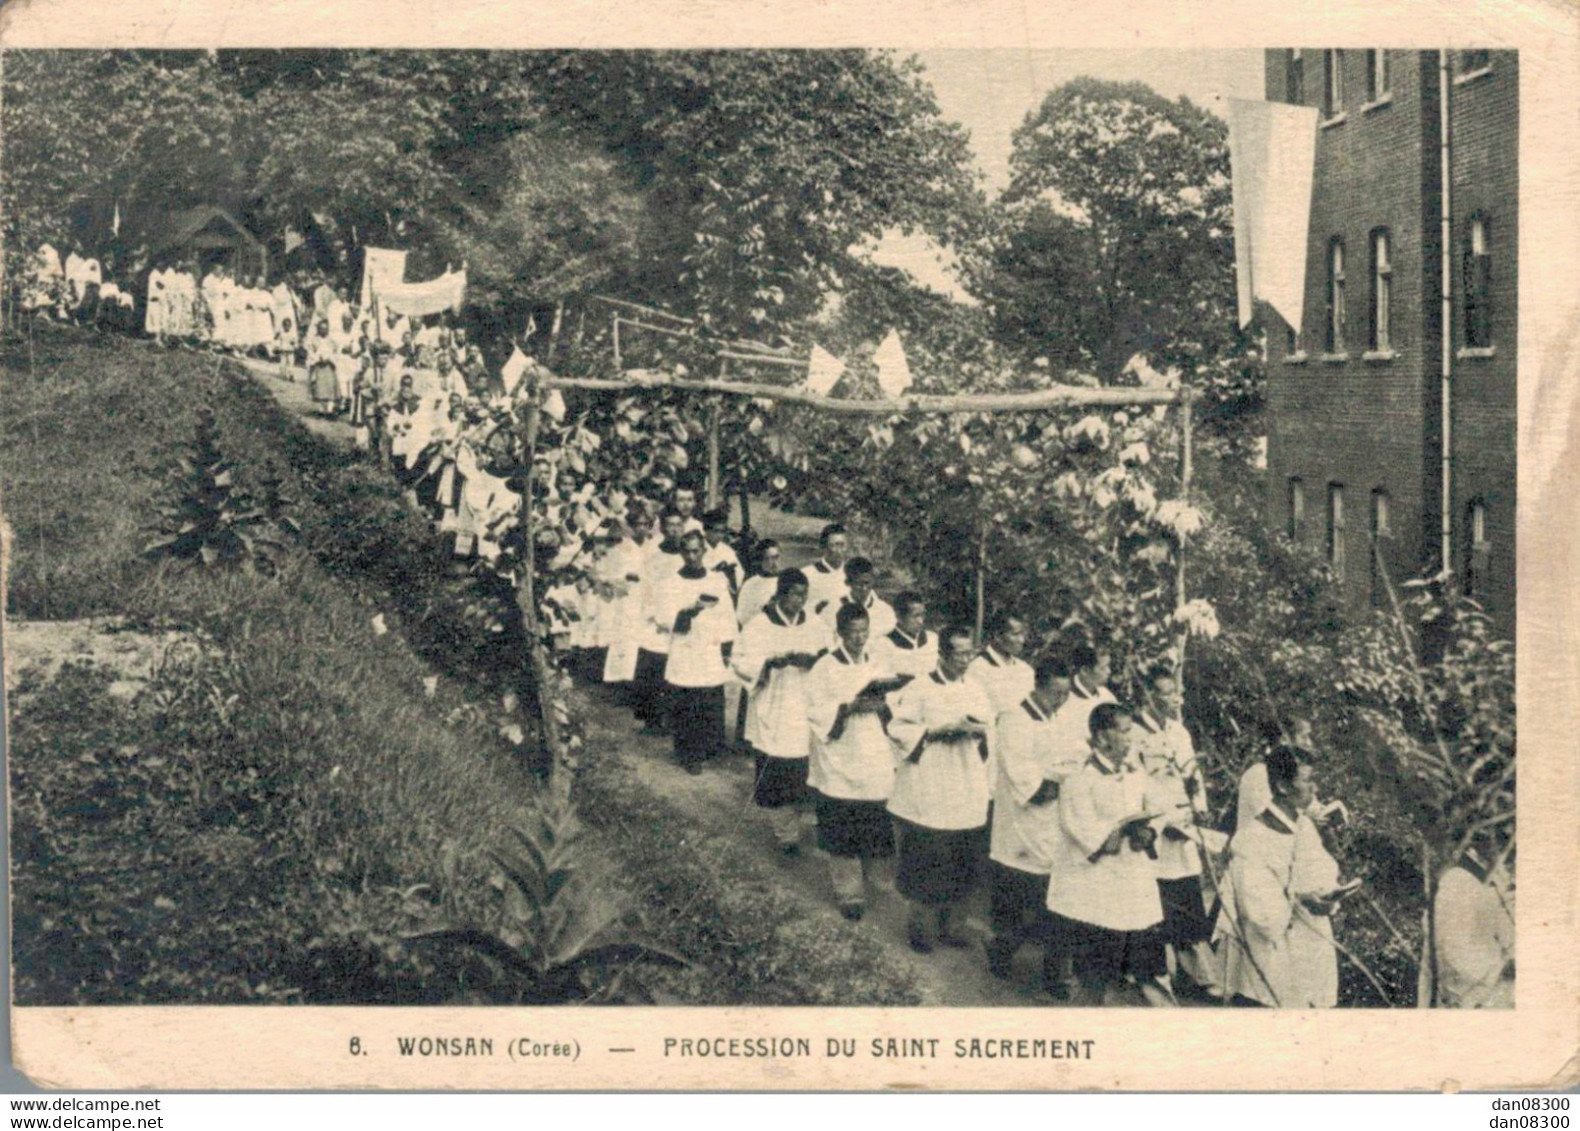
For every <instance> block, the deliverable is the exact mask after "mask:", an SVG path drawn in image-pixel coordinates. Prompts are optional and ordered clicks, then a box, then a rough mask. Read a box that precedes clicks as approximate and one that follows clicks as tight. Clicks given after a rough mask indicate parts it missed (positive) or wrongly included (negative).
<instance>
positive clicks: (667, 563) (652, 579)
mask: <svg viewBox="0 0 1580 1131" xmlns="http://www.w3.org/2000/svg"><path fill="white" fill-rule="evenodd" d="M658 522H659V528H660V534H661V537H659V538H658V540H657V541H655V542H654V543H653V545H652V548H651V549H650V550H649V551H648V554H647V563H646V565H645V566H644V568H643V569H642V596H641V609H642V638H641V640H640V641H639V642H638V648H637V655H636V674H635V675H634V677H633V683H632V689H631V690H632V709H633V710H634V711H635V713H636V717H637V718H638V719H640V720H641V721H642V724H643V725H642V732H643V733H646V734H667V733H669V731H670V730H671V728H672V725H673V724H672V721H671V719H670V702H669V690H668V687H667V685H666V684H665V683H664V665H665V663H666V662H667V661H668V658H669V637H670V634H669V632H668V631H666V630H664V628H663V627H662V626H661V625H660V624H659V622H658V619H657V615H658V614H657V611H656V602H657V600H658V588H659V585H660V583H661V582H662V581H663V580H665V579H666V578H668V576H669V575H670V574H671V573H672V572H673V571H675V570H678V569H679V568H680V566H681V564H682V563H681V558H680V550H681V542H680V533H681V530H680V527H681V519H680V514H679V513H678V512H677V511H675V510H674V509H673V508H670V509H667V510H665V511H663V512H662V513H661V514H660V515H659V516H658Z"/></svg>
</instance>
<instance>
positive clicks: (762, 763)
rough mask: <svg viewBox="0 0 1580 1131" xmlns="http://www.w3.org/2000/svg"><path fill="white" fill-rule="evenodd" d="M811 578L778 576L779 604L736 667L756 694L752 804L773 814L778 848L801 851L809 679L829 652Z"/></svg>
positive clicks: (757, 620)
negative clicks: (809, 599)
mask: <svg viewBox="0 0 1580 1131" xmlns="http://www.w3.org/2000/svg"><path fill="white" fill-rule="evenodd" d="M806 590H807V586H806V575H805V574H803V573H802V572H801V571H800V570H798V569H788V570H785V571H784V572H783V573H781V574H780V575H779V578H778V581H777V583H776V585H775V592H774V597H773V600H771V601H769V602H768V604H767V605H765V606H764V607H763V611H762V612H761V613H759V614H758V615H757V616H755V617H753V618H752V619H751V621H750V622H749V623H748V624H747V625H746V627H745V628H744V629H742V630H741V634H740V639H739V640H737V641H736V644H735V649H734V651H733V652H732V653H731V655H730V667H731V669H732V670H733V671H734V673H735V675H736V677H737V678H739V680H740V681H741V683H742V684H743V685H744V686H745V688H746V690H747V692H748V693H749V698H748V700H747V704H746V731H745V738H746V743H747V745H748V746H750V747H751V748H752V753H753V755H754V757H755V760H756V769H755V777H754V781H755V785H754V787H753V790H752V798H753V800H754V801H755V802H756V803H757V805H758V806H759V807H760V808H764V809H767V810H768V812H769V820H770V822H771V823H772V825H773V829H774V836H775V838H776V839H777V840H778V842H779V847H780V848H782V849H783V850H785V851H786V852H795V851H799V846H800V836H801V826H800V813H799V811H798V807H799V806H802V805H803V804H804V803H805V802H806V801H807V800H809V798H810V794H809V793H808V792H807V772H808V768H809V764H808V758H809V757H810V755H811V753H812V733H811V729H810V725H809V724H808V722H807V673H808V672H809V671H810V670H811V669H812V666H813V664H815V663H816V662H817V657H818V654H819V653H820V652H821V651H822V650H823V645H824V639H823V631H822V628H821V626H820V625H818V624H817V623H816V622H815V621H814V620H813V619H812V618H811V617H809V616H807V615H806Z"/></svg>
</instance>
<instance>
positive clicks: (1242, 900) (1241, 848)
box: [1213, 804, 1298, 1008]
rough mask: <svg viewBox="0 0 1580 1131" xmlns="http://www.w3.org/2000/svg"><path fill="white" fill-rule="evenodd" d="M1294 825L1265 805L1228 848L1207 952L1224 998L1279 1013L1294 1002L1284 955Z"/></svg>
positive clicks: (1286, 950) (1292, 910)
mask: <svg viewBox="0 0 1580 1131" xmlns="http://www.w3.org/2000/svg"><path fill="white" fill-rule="evenodd" d="M1297 823H1298V819H1297V818H1292V817H1290V816H1289V815H1288V814H1287V813H1285V812H1284V811H1283V810H1282V809H1281V808H1280V807H1279V806H1277V805H1276V804H1275V805H1270V806H1269V807H1268V808H1266V809H1264V810H1262V812H1261V813H1260V814H1258V815H1257V816H1256V817H1255V818H1253V819H1252V820H1250V821H1248V822H1247V823H1246V824H1245V825H1244V826H1243V827H1242V828H1241V829H1240V830H1239V831H1238V832H1236V833H1235V834H1234V839H1233V840H1232V841H1231V842H1230V843H1229V867H1228V869H1227V870H1226V871H1225V872H1224V874H1223V876H1222V880H1223V885H1222V888H1221V890H1220V891H1219V893H1218V894H1219V898H1220V899H1221V901H1222V905H1221V906H1220V908H1219V911H1218V921H1217V922H1216V923H1215V924H1214V925H1213V946H1214V947H1215V948H1216V949H1217V951H1218V955H1219V958H1220V959H1221V961H1222V962H1223V987H1224V993H1225V994H1226V995H1228V996H1231V997H1232V996H1234V995H1236V994H1238V995H1241V996H1243V997H1247V998H1250V999H1251V1000H1252V1001H1259V1002H1261V1003H1262V1004H1263V1005H1270V1006H1280V1007H1285V1008H1290V1007H1293V1006H1294V1005H1295V1004H1296V1002H1297V1000H1298V992H1297V989H1296V986H1295V983H1294V976H1293V971H1292V970H1291V967H1290V954H1289V929H1290V926H1291V925H1292V924H1293V923H1294V917H1295V908H1294V901H1293V899H1292V898H1291V896H1290V881H1291V878H1292V875H1293V871H1294V863H1295V827H1296V825H1297Z"/></svg>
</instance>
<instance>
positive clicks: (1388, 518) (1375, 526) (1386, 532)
mask: <svg viewBox="0 0 1580 1131" xmlns="http://www.w3.org/2000/svg"><path fill="white" fill-rule="evenodd" d="M1390 512H1391V506H1390V503H1389V499H1388V492H1387V491H1384V490H1383V489H1382V488H1381V487H1379V488H1377V490H1375V491H1373V492H1372V538H1371V551H1372V553H1371V558H1372V604H1373V605H1377V606H1379V607H1381V606H1382V605H1384V604H1386V603H1387V601H1388V583H1389V582H1388V573H1387V571H1388V563H1387V560H1386V558H1385V557H1384V554H1383V543H1384V542H1385V541H1386V540H1387V539H1389V538H1392V537H1393V525H1392V524H1393V515H1392V514H1391V513H1390Z"/></svg>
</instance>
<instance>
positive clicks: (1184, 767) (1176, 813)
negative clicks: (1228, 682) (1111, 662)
mask: <svg viewBox="0 0 1580 1131" xmlns="http://www.w3.org/2000/svg"><path fill="white" fill-rule="evenodd" d="M1146 684H1147V701H1146V704H1145V705H1144V706H1143V707H1142V709H1141V710H1139V711H1138V712H1136V716H1135V724H1136V729H1135V749H1136V754H1137V757H1138V759H1139V761H1140V764H1141V768H1142V769H1143V770H1145V771H1146V772H1147V773H1148V774H1150V775H1151V777H1152V780H1153V783H1154V785H1155V786H1156V788H1157V791H1158V795H1159V797H1160V798H1161V799H1162V801H1163V803H1164V805H1165V812H1164V815H1163V817H1162V818H1160V820H1159V822H1158V825H1159V833H1160V835H1159V837H1158V843H1157V854H1158V867H1157V877H1158V895H1159V897H1160V898H1161V899H1162V901H1163V928H1162V930H1163V938H1164V941H1165V942H1166V943H1167V944H1168V947H1169V950H1170V953H1171V955H1172V956H1173V960H1174V968H1175V969H1174V982H1173V984H1174V992H1175V994H1176V996H1180V997H1189V998H1191V999H1193V1000H1206V999H1215V998H1221V997H1222V995H1223V988H1222V987H1221V986H1219V985H1218V976H1217V965H1218V964H1217V961H1216V959H1215V958H1214V956H1213V953H1212V946H1211V942H1212V920H1211V919H1209V918H1208V917H1207V906H1206V902H1205V899H1204V897H1203V894H1202V885H1201V875H1202V853H1203V852H1204V851H1214V850H1215V851H1217V852H1221V851H1222V849H1223V843H1222V836H1223V834H1221V833H1218V832H1216V831H1215V830H1211V829H1206V828H1204V827H1202V825H1201V822H1202V821H1203V820H1204V819H1205V818H1206V815H1207V787H1206V782H1205V780H1204V779H1203V777H1202V772H1201V767H1200V765H1199V764H1198V763H1197V760H1196V747H1195V743H1194V742H1193V741H1192V739H1191V735H1190V731H1189V730H1187V729H1186V727H1185V722H1184V720H1183V719H1182V718H1181V714H1180V712H1181V707H1182V705H1183V704H1182V699H1181V694H1180V681H1179V678H1178V676H1177V675H1176V674H1175V671H1174V669H1173V667H1171V666H1169V665H1167V664H1159V665H1157V666H1155V667H1153V668H1152V670H1151V671H1149V672H1148V673H1147V679H1146Z"/></svg>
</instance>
